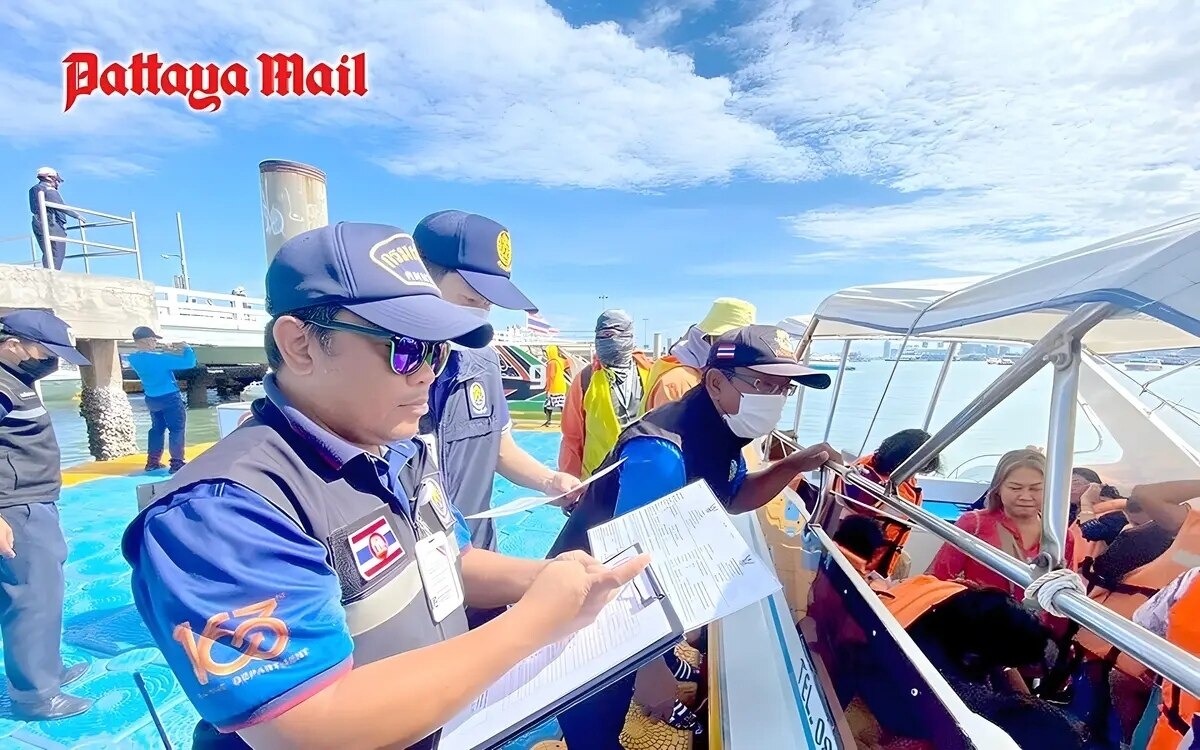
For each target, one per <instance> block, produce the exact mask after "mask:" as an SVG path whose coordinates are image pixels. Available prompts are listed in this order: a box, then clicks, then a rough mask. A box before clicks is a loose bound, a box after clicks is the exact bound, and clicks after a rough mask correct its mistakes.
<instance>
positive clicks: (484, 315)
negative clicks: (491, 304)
mask: <svg viewBox="0 0 1200 750" xmlns="http://www.w3.org/2000/svg"><path fill="white" fill-rule="evenodd" d="M462 309H464V310H466V311H467V312H469V313H471V314H472V315H474V316H475V317H477V318H479V319H480V320H482V321H483V322H485V323H486V322H487V320H488V318H490V317H491V316H492V311H491V310H485V309H483V308H482V307H468V306H466V305H462Z"/></svg>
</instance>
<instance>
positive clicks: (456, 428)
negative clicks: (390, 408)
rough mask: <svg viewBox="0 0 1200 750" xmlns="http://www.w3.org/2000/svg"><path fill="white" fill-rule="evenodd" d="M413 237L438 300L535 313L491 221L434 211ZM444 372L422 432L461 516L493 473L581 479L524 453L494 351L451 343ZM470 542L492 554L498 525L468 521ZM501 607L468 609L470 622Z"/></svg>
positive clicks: (478, 500)
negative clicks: (431, 440)
mask: <svg viewBox="0 0 1200 750" xmlns="http://www.w3.org/2000/svg"><path fill="white" fill-rule="evenodd" d="M413 241H414V242H415V243H416V245H417V250H418V252H419V253H420V255H421V260H422V262H424V264H425V267H426V268H428V269H429V274H430V276H432V277H433V280H434V281H435V282H436V283H437V285H438V289H439V290H440V291H441V293H442V297H443V298H444V299H445V300H446V301H448V302H452V303H454V304H456V305H458V306H459V307H461V308H463V309H465V310H467V311H469V312H471V313H472V314H474V315H476V316H478V317H479V318H480V319H482V320H487V318H488V314H489V313H490V312H491V308H492V305H496V306H499V307H503V308H506V309H509V310H526V311H528V312H536V311H537V307H536V306H535V305H534V304H533V303H532V302H530V301H529V298H528V297H526V296H525V295H524V294H522V293H521V290H519V289H517V287H516V285H515V284H513V282H512V279H511V274H512V240H511V238H510V236H509V233H508V230H507V229H506V228H504V227H503V226H501V225H500V224H498V223H496V222H495V221H492V220H491V219H489V218H487V217H484V216H480V215H478V214H470V213H466V212H463V211H439V212H437V213H434V214H431V215H429V216H426V217H425V218H424V219H422V220H421V222H420V223H419V224H417V227H416V229H414V230H413ZM452 347H453V351H452V353H451V355H450V360H449V362H448V363H447V365H446V369H445V370H444V371H443V372H442V373H441V375H439V376H438V378H437V379H436V380H435V381H434V383H433V386H432V387H431V388H430V392H429V413H428V414H426V415H425V417H423V418H422V420H421V432H422V434H426V435H433V436H435V437H436V439H437V447H438V461H439V465H440V467H441V470H442V473H443V474H444V475H445V478H446V490H447V492H449V493H450V501H451V503H452V504H453V505H454V506H455V507H457V508H458V509H459V510H460V511H461V512H462V514H463V515H465V516H470V515H473V514H475V513H479V512H481V511H484V510H487V509H488V508H489V507H491V502H492V482H493V480H494V478H495V475H496V473H497V472H499V473H500V474H501V475H502V476H503V477H504V478H505V479H508V480H509V481H510V482H512V483H513V484H518V485H520V486H522V487H528V488H529V489H532V490H537V491H539V492H543V493H545V494H547V495H558V494H561V493H563V492H569V491H570V490H572V489H574V488H575V487H578V486H579V480H577V479H576V478H575V477H573V476H571V475H569V474H563V473H560V472H556V471H554V470H552V469H550V468H548V467H546V466H544V465H542V464H541V463H540V462H539V461H538V460H537V459H536V458H534V457H533V456H530V455H529V454H528V453H526V452H525V451H524V450H522V449H521V447H520V446H518V445H517V443H516V441H515V440H513V436H512V421H511V419H510V417H509V412H508V401H507V399H506V396H505V393H504V383H503V380H502V379H501V376H500V361H499V359H498V358H497V355H496V351H495V349H492V348H483V349H467V348H465V347H461V346H458V345H456V344H452ZM467 525H468V527H469V528H470V530H471V544H472V545H473V546H474V547H476V548H477V549H486V550H491V551H493V552H495V551H496V526H495V522H494V521H493V520H492V519H490V518H488V519H482V520H471V521H467ZM502 611H503V609H500V610H488V611H479V610H475V609H468V611H467V616H468V620H469V621H470V622H471V625H472V627H475V626H478V625H479V624H481V623H482V622H485V621H486V620H487V619H490V618H491V617H494V616H495V615H496V614H498V613H499V612H502Z"/></svg>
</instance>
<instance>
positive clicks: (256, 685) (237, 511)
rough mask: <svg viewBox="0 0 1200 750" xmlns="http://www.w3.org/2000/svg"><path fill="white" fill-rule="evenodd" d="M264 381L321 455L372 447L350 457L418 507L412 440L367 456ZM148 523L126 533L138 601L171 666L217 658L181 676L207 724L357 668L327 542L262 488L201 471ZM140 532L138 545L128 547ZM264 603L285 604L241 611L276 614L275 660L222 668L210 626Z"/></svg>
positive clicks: (260, 714) (301, 694)
mask: <svg viewBox="0 0 1200 750" xmlns="http://www.w3.org/2000/svg"><path fill="white" fill-rule="evenodd" d="M265 385H266V386H267V388H266V390H267V398H268V399H270V401H271V403H273V404H274V405H275V406H276V407H277V408H278V409H279V410H280V411H281V412H283V413H284V415H285V416H286V417H287V421H288V423H289V424H290V425H291V427H292V429H293V430H295V432H296V433H297V434H298V435H299V436H300V437H301V438H302V439H304V440H307V441H309V442H310V443H311V444H312V445H313V446H314V447H315V448H316V449H317V452H318V453H320V454H321V455H322V456H323V457H325V458H326V459H327V460H329V461H330V462H331V463H333V464H335V465H337V466H341V467H343V469H345V470H349V468H350V466H351V465H352V464H351V462H352V461H353V460H355V459H358V458H359V456H362V455H366V456H368V457H369V459H370V460H369V461H361V460H358V461H356V462H355V463H354V464H353V466H357V467H358V469H357V470H358V471H363V472H368V475H365V476H363V477H362V481H378V482H380V483H382V484H383V485H384V487H386V488H387V490H388V491H390V492H391V493H392V494H393V495H394V496H395V497H396V498H397V499H398V500H399V501H400V503H401V505H402V506H405V507H407V506H408V505H409V498H408V497H407V493H406V491H405V490H404V488H403V487H402V486H401V484H400V482H399V481H398V476H399V474H400V471H401V469H402V468H403V467H404V465H405V464H406V463H407V462H408V461H409V459H410V458H412V457H413V455H414V454H415V452H416V446H415V445H414V444H413V441H411V440H409V441H401V442H397V443H393V444H392V445H389V446H387V450H386V451H385V457H384V458H379V457H377V456H373V455H371V454H367V453H365V452H364V451H362V450H360V449H359V448H356V447H354V446H352V445H350V444H349V443H347V442H346V441H344V440H342V439H341V438H339V437H338V436H336V435H333V434H331V433H329V432H327V431H326V430H324V429H322V428H321V427H319V426H317V425H316V424H315V423H314V422H312V420H310V419H308V418H307V417H305V416H304V415H303V414H300V413H299V411H298V410H296V409H295V408H294V407H292V406H291V405H290V404H289V403H288V402H287V400H286V398H285V397H284V396H283V394H282V393H280V392H279V391H278V389H277V388H275V387H274V384H273V382H272V381H271V380H270V379H269V378H268V381H267V383H265ZM453 513H454V517H455V520H456V524H455V536H456V540H457V542H458V545H459V549H460V550H462V551H465V550H467V549H469V547H470V537H469V534H468V532H467V529H466V524H465V522H464V521H463V518H462V515H461V514H459V513H458V511H457V510H454V511H453ZM140 530H141V533H140V535H136V534H134V535H131V533H130V532H126V539H125V543H126V549H125V556H126V559H128V560H129V561H130V564H131V566H132V568H133V576H132V581H131V583H132V586H133V594H134V601H135V602H136V604H137V607H138V610H139V612H141V613H142V616H143V618H144V619H145V620H146V624H147V626H148V627H149V628H150V630H151V632H152V633H153V634H154V638H155V641H156V642H158V643H160V644H163V643H165V644H170V643H172V641H174V642H177V643H178V644H179V647H178V648H174V649H171V648H164V654H165V656H166V658H167V660H168V662H169V663H170V664H171V667H172V669H174V670H175V671H176V672H180V673H186V672H188V671H192V670H193V669H194V667H193V659H192V657H195V658H197V659H201V660H202V661H203V660H206V661H207V662H208V663H209V668H208V670H207V671H206V672H205V674H203V675H198V681H190V680H188V681H181V683H182V684H183V685H184V689H185V692H187V694H188V698H189V699H190V700H191V702H192V704H193V705H194V706H196V709H197V711H198V712H199V713H200V715H201V716H202V717H203V718H204V719H205V720H206V721H208V722H209V723H211V724H213V725H214V726H216V727H218V728H221V729H225V730H233V729H236V728H238V727H241V726H244V725H246V724H251V723H257V722H260V721H266V720H269V719H270V718H273V717H275V716H278V715H279V714H281V713H283V712H284V711H286V710H288V709H289V708H291V707H292V706H295V705H296V704H298V703H301V702H303V701H304V700H305V699H307V698H308V697H309V696H311V695H312V694H314V693H316V692H319V691H320V690H321V689H323V688H324V687H325V686H326V685H328V684H329V683H331V682H332V681H333V680H335V679H336V678H338V677H340V676H341V675H342V674H344V673H345V672H346V671H347V670H349V669H350V668H351V667H352V655H353V652H354V643H353V640H352V637H351V633H350V630H349V628H348V626H347V622H346V614H345V610H344V609H343V607H342V604H341V588H340V585H339V580H338V575H337V573H336V572H335V571H334V570H333V569H332V568H331V567H330V564H329V561H328V559H327V552H326V548H325V547H324V546H323V545H322V544H321V543H320V542H318V541H317V540H316V539H314V538H312V537H311V536H309V535H307V534H306V533H305V532H304V531H303V530H302V529H301V528H300V527H299V525H297V523H296V522H295V521H294V520H292V518H290V517H289V516H287V515H286V514H284V513H283V512H282V511H281V510H279V509H278V508H276V507H275V506H274V505H272V504H271V503H270V502H269V501H267V500H266V499H265V498H263V497H262V496H261V495H259V494H257V493H255V492H253V491H251V490H249V489H247V488H246V487H243V486H241V485H238V484H234V483H232V482H228V481H222V480H211V481H203V482H200V483H197V484H194V485H192V486H190V487H187V488H185V489H182V490H180V491H178V492H176V493H175V494H174V495H173V496H172V497H171V499H170V500H169V501H167V502H165V503H164V504H162V505H159V506H155V507H152V508H150V509H149V510H148V511H147V512H146V514H145V516H144V518H143V519H141V522H140ZM137 536H140V544H137V545H131V544H130V543H129V541H130V539H131V538H133V537H137ZM255 601H273V602H276V604H275V605H274V606H273V608H272V611H270V612H265V611H264V612H258V613H242V614H241V616H242V617H245V616H247V615H254V614H256V615H257V618H256V620H255V621H256V623H257V625H258V626H259V627H268V626H271V625H272V623H274V624H275V627H276V628H277V629H278V630H279V631H280V632H283V633H285V634H286V638H284V639H282V643H283V646H282V649H283V652H282V653H280V654H278V655H274V654H273V658H272V659H271V661H270V662H269V663H267V662H264V665H266V667H270V668H266V667H264V668H263V669H261V670H259V671H257V672H253V673H251V674H252V678H250V679H247V678H246V677H245V674H246V673H245V669H244V665H238V668H237V669H222V664H220V663H215V662H214V660H217V659H218V658H219V654H218V653H217V652H215V651H214V650H213V648H212V645H211V644H212V639H211V638H210V637H209V635H206V633H205V631H206V630H207V629H209V628H220V627H221V623H222V622H223V621H224V619H228V618H229V616H230V615H229V613H235V614H236V613H237V611H238V608H239V607H244V606H245V605H246V602H255ZM180 623H190V624H191V625H180ZM200 623H207V625H206V626H205V625H199V624H200ZM193 627H195V628H197V630H193V629H192V628H193ZM274 642H275V643H280V641H279V640H276V641H274ZM278 665H286V667H285V668H279V667H278ZM226 666H228V665H226Z"/></svg>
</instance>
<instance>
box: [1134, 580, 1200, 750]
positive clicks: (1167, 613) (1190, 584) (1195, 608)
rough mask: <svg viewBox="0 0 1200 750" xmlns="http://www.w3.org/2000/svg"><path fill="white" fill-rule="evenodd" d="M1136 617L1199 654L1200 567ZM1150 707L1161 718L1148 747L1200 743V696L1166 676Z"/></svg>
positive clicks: (1178, 748) (1186, 748)
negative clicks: (1157, 699) (1154, 703)
mask: <svg viewBox="0 0 1200 750" xmlns="http://www.w3.org/2000/svg"><path fill="white" fill-rule="evenodd" d="M1133 621H1134V622H1136V623H1137V624H1138V625H1141V626H1142V627H1143V628H1145V629H1146V630H1149V631H1150V632H1151V633H1154V634H1155V635H1158V636H1160V637H1162V638H1166V639H1167V640H1168V641H1170V642H1171V643H1173V644H1175V645H1176V646H1178V647H1179V648H1181V649H1183V650H1184V651H1187V652H1188V653H1190V654H1192V655H1193V656H1200V567H1196V568H1192V569H1191V570H1189V571H1187V572H1186V573H1183V574H1182V575H1180V576H1179V577H1178V578H1176V579H1175V580H1174V581H1173V582H1172V583H1171V585H1169V586H1167V587H1166V588H1164V589H1163V590H1162V591H1159V592H1158V593H1157V594H1155V595H1154V596H1152V597H1150V599H1149V600H1148V601H1147V602H1146V603H1145V604H1143V605H1142V606H1140V607H1138V609H1137V611H1135V612H1134V613H1133ZM1147 710H1148V711H1153V712H1154V715H1155V716H1157V719H1158V720H1157V723H1156V724H1155V726H1154V731H1153V733H1152V734H1151V735H1150V741H1149V744H1147V745H1146V750H1191V748H1193V747H1200V742H1197V737H1198V736H1200V698H1197V697H1196V696H1195V695H1192V694H1191V693H1188V692H1186V691H1183V690H1180V689H1179V688H1178V687H1177V686H1175V685H1173V684H1171V683H1170V682H1169V681H1167V680H1163V684H1162V698H1161V700H1160V701H1159V703H1158V705H1156V706H1152V707H1150V708H1148V709H1147ZM1189 738H1190V741H1189ZM1193 742H1195V743H1196V744H1192V743H1193Z"/></svg>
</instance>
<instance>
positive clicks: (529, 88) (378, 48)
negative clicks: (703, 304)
mask: <svg viewBox="0 0 1200 750" xmlns="http://www.w3.org/2000/svg"><path fill="white" fill-rule="evenodd" d="M74 5H75V7H74V8H73V10H72V12H71V13H61V12H58V11H56V10H55V9H54V8H51V7H48V6H38V5H34V6H29V7H28V8H23V9H21V10H15V9H9V10H8V11H6V12H5V15H3V16H0V20H2V19H7V23H8V24H9V26H10V27H12V29H13V31H12V32H11V33H12V34H13V35H14V36H20V38H21V40H22V42H23V43H25V44H28V45H30V46H31V47H32V48H34V49H38V50H41V52H42V53H43V54H44V55H45V58H44V59H46V60H53V61H55V66H54V70H55V75H56V76H61V73H60V72H58V66H57V61H58V60H60V59H61V58H62V56H63V50H62V49H60V48H58V47H57V45H48V43H47V41H46V40H49V39H52V38H63V37H65V38H70V39H77V40H81V42H83V43H86V44H89V45H91V46H92V47H94V48H95V49H97V50H100V51H102V52H104V53H105V56H106V57H107V58H108V59H109V60H128V57H129V55H130V54H131V53H133V52H135V51H139V50H147V49H157V50H158V51H160V53H161V54H162V55H163V57H164V58H170V59H179V60H184V61H189V62H190V61H199V62H209V61H219V62H228V61H231V60H241V61H247V62H250V61H253V59H254V56H255V55H257V54H258V53H259V52H262V51H264V50H271V51H276V50H300V51H303V52H304V53H306V54H308V55H311V56H315V57H319V58H322V59H336V57H337V56H338V55H339V54H341V53H342V52H345V51H358V50H360V49H365V50H366V51H367V52H368V66H369V84H370V94H369V95H368V97H367V98H366V99H365V100H361V101H358V100H346V99H341V98H338V99H333V100H318V99H311V100H296V101H291V102H282V101H280V100H278V99H276V100H272V101H262V100H260V101H257V102H245V101H230V102H228V103H227V104H226V105H225V108H223V109H222V110H221V112H220V113H218V115H221V116H224V117H228V118H231V119H232V120H233V121H234V122H239V121H244V120H247V119H250V120H254V121H256V122H261V121H262V120H263V119H265V118H277V119H278V118H282V119H283V121H284V122H286V123H295V124H304V123H306V122H307V124H308V125H309V126H315V127H319V128H322V129H323V130H326V131H330V130H333V131H335V132H337V131H341V133H342V134H343V135H345V136H349V135H350V133H351V132H361V133H362V134H363V135H364V138H363V139H361V149H362V150H363V151H369V152H370V155H371V156H372V157H373V158H374V159H375V160H376V161H378V162H379V163H380V164H383V165H384V166H386V167H387V168H388V169H389V170H390V171H392V172H394V173H396V174H399V175H421V176H432V177H438V178H443V179H447V180H489V181H506V180H511V181H519V182H525V183H535V184H541V185H548V186H571V187H588V188H613V187H615V188H654V187H659V186H667V185H686V184H697V183H701V182H707V181H713V180H717V181H720V180H727V179H729V178H731V177H733V176H736V175H738V174H743V173H750V174H753V173H756V172H760V171H763V170H764V169H771V170H774V169H777V167H775V166H774V165H776V164H781V165H787V167H786V168H787V169H788V170H789V171H790V172H791V173H793V174H804V173H806V172H807V171H808V170H809V167H808V165H809V152H808V151H807V149H805V148H803V147H802V146H796V147H788V146H785V145H783V144H782V143H781V142H780V141H779V139H778V138H777V137H776V135H775V134H774V133H773V132H772V131H771V129H770V128H768V127H765V126H763V125H760V124H756V123H754V122H751V121H750V120H748V119H746V118H745V117H742V116H740V115H739V114H737V113H736V112H734V111H733V104H734V102H733V98H734V94H735V92H734V90H733V87H732V84H731V82H730V81H729V80H728V79H726V78H704V77H701V76H698V75H696V73H695V71H694V69H693V65H692V61H691V58H689V57H688V56H686V55H683V54H678V53H673V52H668V51H666V50H663V49H659V48H653V47H650V48H646V47H641V46H639V45H638V43H637V42H636V41H635V40H634V39H633V37H631V36H630V35H629V34H626V33H624V32H622V30H621V29H620V27H619V26H618V25H617V24H615V23H600V24H594V25H589V26H584V27H579V28H575V27H572V26H571V25H570V24H568V23H567V22H566V21H565V20H564V19H563V18H562V16H561V15H560V14H559V13H558V12H557V11H555V10H553V9H552V8H551V7H549V6H548V5H546V4H545V3H544V2H540V0H505V1H503V2H501V1H500V0H496V1H495V2H486V3H485V2H481V1H480V0H456V1H454V2H443V1H442V0H420V1H417V0H414V1H412V2H406V3H402V4H395V3H385V2H382V0H377V1H376V2H369V3H355V4H352V5H335V4H333V3H328V2H320V1H319V0H301V1H300V2H295V3H292V4H290V5H289V6H288V7H287V8H286V9H278V8H274V7H272V8H271V9H267V8H266V7H265V6H261V5H259V6H255V5H244V4H242V3H237V2H234V1H233V0H209V1H208V2H204V3H200V4H197V5H196V6H182V5H180V6H176V7H174V8H169V9H168V8H166V7H165V6H153V7H143V8H139V9H137V10H136V11H134V10H132V9H131V10H127V11H125V12H124V13H121V12H119V11H118V12H113V9H112V8H111V7H110V6H111V3H108V2H103V1H102V0H82V1H81V2H78V3H75V4H74ZM131 30H134V31H132V32H131ZM50 31H58V32H60V33H50ZM61 32H65V33H61ZM0 59H2V57H0ZM13 63H15V60H13V61H8V65H7V66H6V67H9V68H10V72H11V67H12V65H13ZM0 72H3V70H0ZM43 85H46V86H49V87H50V90H52V91H55V92H56V93H55V100H56V101H55V103H56V104H57V103H59V102H61V92H60V91H59V89H58V87H59V86H61V83H60V82H59V81H58V80H54V81H51V82H43ZM96 99H97V98H96V97H91V98H89V99H87V100H81V102H80V103H79V104H78V105H76V106H77V107H78V108H79V113H78V116H77V117H75V118H73V119H74V120H76V121H79V120H84V119H86V118H87V116H89V115H91V114H92V113H93V112H98V111H100V110H101V109H108V107H110V106H111V105H113V104H117V105H119V108H121V109H124V108H130V107H132V106H133V100H132V99H125V100H118V101H117V102H115V103H114V102H104V103H103V104H104V105H107V106H105V107H101V103H100V102H99V101H98V100H96ZM137 104H138V106H145V107H151V108H153V110H155V111H158V112H163V113H165V114H169V115H170V117H169V120H168V124H170V123H171V122H173V121H175V120H177V119H178V118H187V119H188V121H189V122H195V123H197V124H198V125H199V124H205V125H207V124H208V123H211V122H212V115H193V114H189V113H187V112H186V111H185V110H184V108H183V105H182V103H181V102H180V101H178V100H173V101H170V102H162V101H151V100H142V101H139V102H137ZM85 113H86V114H85ZM72 114H76V113H75V112H74V111H73V112H72ZM12 119H14V120H15V119H16V118H15V116H13V118H12ZM37 119H38V120H45V121H51V122H52V121H55V120H63V119H66V118H63V117H62V116H61V113H60V114H57V115H56V114H55V113H54V112H53V111H41V112H39V113H38V117H37ZM135 122H136V121H135ZM9 125H10V127H12V126H13V123H9ZM356 125H357V126H362V129H361V130H360V131H354V130H351V131H347V130H346V129H347V128H353V126H356ZM104 127H105V128H108V129H110V130H111V129H115V128H116V127H117V125H116V124H114V123H111V122H109V121H107V120H106V121H105V122H104ZM4 132H5V131H4V130H0V134H4ZM142 132H143V134H144V135H145V136H147V137H153V138H160V137H161V139H162V140H167V141H172V140H175V139H177V138H178V137H179V135H180V134H179V133H178V132H170V131H168V132H165V133H157V132H155V131H154V129H152V128H146V129H144V130H143V131H142Z"/></svg>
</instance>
